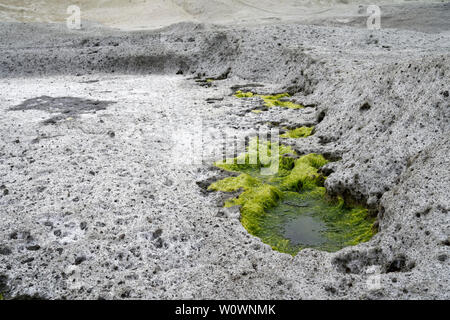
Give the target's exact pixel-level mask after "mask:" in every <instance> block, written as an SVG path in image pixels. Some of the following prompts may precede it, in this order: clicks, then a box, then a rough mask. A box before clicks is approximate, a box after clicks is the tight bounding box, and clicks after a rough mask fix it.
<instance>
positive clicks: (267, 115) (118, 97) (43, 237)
mask: <svg viewBox="0 0 450 320" xmlns="http://www.w3.org/2000/svg"><path fill="white" fill-rule="evenodd" d="M443 6H444V7H441V9H442V8H446V7H445V5H443ZM441 31H442V30H433V32H431V33H421V32H417V31H412V30H398V29H382V30H378V31H369V30H365V29H361V28H353V27H346V26H344V27H337V26H330V25H328V26H308V25H299V24H292V23H289V24H274V25H261V26H241V27H231V26H220V27H219V26H212V25H204V24H192V23H183V24H178V25H175V26H171V27H168V28H166V29H163V30H157V31H146V32H134V33H128V32H120V31H112V30H109V29H103V28H101V27H98V26H90V27H88V26H86V27H85V29H84V30H81V31H75V30H72V31H68V30H67V29H65V28H64V27H63V26H60V25H42V24H15V23H2V24H1V25H0V39H2V40H1V43H0V51H1V54H0V77H1V79H0V92H1V94H0V108H1V113H2V117H1V118H0V122H1V126H0V128H1V129H0V136H1V139H0V141H1V143H0V166H1V170H0V179H1V180H0V185H1V187H0V188H1V190H0V191H1V192H0V205H1V211H0V212H1V213H0V292H1V293H2V294H3V295H4V296H5V297H6V298H11V297H25V296H37V297H42V298H68V299H88V298H92V299H97V298H141V299H142V298H145V299H163V298H169V299H173V298H250V299H251V298H259V299H261V298H263V299H265V298H267V299H268V298H281V299H311V298H321V299H342V298H356V299H380V298H388V299H427V298H431V299H448V298H449V288H450V285H449V277H448V274H449V271H450V266H449V259H448V254H449V252H448V248H449V247H448V246H449V243H450V238H449V237H450V224H449V210H450V202H449V196H450V184H449V181H450V173H449V170H448V167H449V158H448V154H449V152H450V150H449V149H450V138H449V129H450V124H449V119H450V98H449V90H450V54H449V52H450V33H449V32H448V30H447V31H443V32H441ZM211 78H215V79H216V80H214V81H206V79H211ZM202 79H203V80H205V81H201V80H202ZM199 80H200V81H199ZM238 89H242V90H253V91H255V92H257V93H276V92H286V91H287V92H289V93H291V94H292V95H293V100H294V101H295V102H298V103H301V104H303V105H305V106H306V108H304V109H299V110H290V109H282V108H271V109H269V110H268V111H263V112H261V113H253V112H251V110H253V109H255V108H258V107H261V105H262V102H261V101H260V100H259V99H257V98H252V99H237V98H235V97H233V96H232V94H233V93H234V92H235V91H236V90H238ZM263 125H264V126H269V127H273V128H282V127H285V126H289V127H294V126H301V125H315V127H316V129H315V134H314V135H313V136H311V137H309V138H306V139H297V140H295V139H291V140H287V141H286V143H287V144H289V145H291V146H292V147H294V149H295V150H296V151H297V152H298V153H299V154H306V153H310V152H317V153H322V154H325V155H326V156H327V157H328V158H330V159H333V160H335V162H332V163H331V164H329V165H327V167H326V168H325V169H326V170H327V173H329V174H330V175H329V178H328V179H327V181H326V188H327V191H328V193H329V194H331V195H342V196H344V197H346V198H348V199H352V200H356V201H358V202H361V203H365V204H366V205H367V206H369V207H370V208H371V209H372V210H373V211H374V212H376V213H377V216H378V224H379V232H378V233H377V234H376V235H375V237H374V238H373V239H372V240H371V241H369V242H367V243H363V244H360V245H358V246H354V247H348V248H345V249H343V250H341V251H338V252H336V253H327V252H321V251H316V250H312V249H306V250H302V251H301V252H300V253H299V254H298V255H296V256H295V257H292V256H290V255H286V254H282V253H278V252H276V251H273V250H272V249H271V248H270V247H268V246H267V245H265V244H263V243H262V242H261V241H260V240H259V239H258V238H255V237H253V236H251V235H249V234H248V233H247V232H246V230H245V229H244V228H243V227H242V225H241V224H240V221H239V210H238V208H231V209H224V208H222V207H221V205H222V203H223V194H220V193H209V192H206V191H205V186H207V185H208V183H209V182H211V181H214V180H215V179H218V177H219V176H220V175H221V173H220V172H218V171H217V170H215V169H214V168H212V167H211V164H212V162H213V161H214V160H215V156H216V155H218V154H219V155H220V154H221V151H222V147H223V145H224V144H225V145H226V144H227V142H228V141H226V139H225V138H224V136H223V135H221V134H217V132H219V133H220V132H224V131H227V132H232V133H233V134H235V135H236V136H238V137H243V136H246V135H247V134H248V130H251V129H258V128H259V127H261V126H263ZM198 128H202V132H203V133H204V136H203V141H204V146H207V147H208V148H210V149H211V150H210V153H208V154H207V155H206V156H205V157H204V159H203V161H196V160H198V159H192V158H190V155H191V154H190V153H189V152H183V150H185V149H183V146H184V145H186V144H188V145H189V144H190V140H189V139H188V138H189V137H190V134H194V133H196V132H197V131H198ZM193 136H194V137H196V138H194V142H195V141H197V142H198V141H199V140H198V136H196V135H195V134H194V135H193ZM196 139H197V140H196ZM194 144H195V143H194ZM180 145H181V149H180ZM180 150H181V151H180ZM194 158H195V157H194ZM374 267H375V269H374ZM373 270H378V271H379V275H378V276H379V278H376V279H379V280H380V286H377V287H376V288H374V287H371V286H370V285H368V281H370V280H373V279H374V278H373V277H374V274H373V273H372V272H373Z"/></svg>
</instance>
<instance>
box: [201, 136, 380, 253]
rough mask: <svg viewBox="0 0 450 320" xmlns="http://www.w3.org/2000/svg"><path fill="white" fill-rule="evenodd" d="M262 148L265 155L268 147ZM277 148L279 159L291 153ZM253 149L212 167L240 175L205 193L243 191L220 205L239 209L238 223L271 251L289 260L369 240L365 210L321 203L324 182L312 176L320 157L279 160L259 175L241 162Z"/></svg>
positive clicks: (369, 226)
mask: <svg viewBox="0 0 450 320" xmlns="http://www.w3.org/2000/svg"><path fill="white" fill-rule="evenodd" d="M264 143H265V144H266V147H268V149H269V151H270V149H271V145H270V143H267V142H264ZM279 148H280V151H281V152H280V154H282V155H283V154H294V153H295V152H294V151H293V150H291V149H290V148H289V147H286V146H283V145H279ZM258 150H260V149H258V147H257V146H256V145H255V144H250V146H249V148H248V152H247V153H245V154H242V155H240V156H239V157H238V158H236V159H234V160H235V161H229V162H228V163H225V162H218V163H216V166H218V167H220V168H222V169H224V170H227V171H233V172H240V173H241V174H240V175H239V176H237V177H229V178H225V179H223V180H220V181H217V182H215V183H213V184H211V185H210V186H209V189H210V190H216V191H224V192H234V191H238V190H243V191H242V193H241V194H240V195H239V196H238V197H237V198H234V199H231V200H228V201H227V202H226V203H225V206H226V207H231V206H235V205H239V206H241V216H242V218H241V222H242V225H243V226H244V227H245V228H246V229H247V231H248V232H249V233H251V234H252V235H254V236H257V237H259V238H260V239H261V240H262V241H263V242H264V243H266V244H269V245H270V246H271V247H272V248H273V249H274V250H278V251H280V252H285V253H289V254H292V255H295V254H296V253H297V252H298V251H299V250H301V249H303V248H315V249H318V250H324V251H337V250H339V249H342V248H343V247H346V246H350V245H355V244H358V243H360V242H365V241H368V240H370V238H371V237H372V236H373V235H374V233H375V230H374V228H373V224H374V222H375V219H374V218H373V217H370V216H369V214H368V211H367V209H365V208H364V207H362V206H353V205H349V204H346V203H345V202H344V200H343V199H341V198H338V199H334V200H331V199H328V198H327V195H326V190H325V188H324V186H323V182H324V180H325V179H326V177H325V176H323V175H322V174H321V173H319V172H318V169H319V168H320V167H322V166H323V165H325V164H326V163H327V162H328V161H327V160H326V159H324V158H323V156H321V155H317V154H308V155H305V156H302V157H299V158H298V159H294V158H290V157H286V156H279V158H278V162H279V164H280V167H279V170H278V171H277V173H275V174H273V175H271V176H263V175H261V174H260V169H261V168H263V166H262V165H261V163H258V164H248V162H247V160H248V159H249V155H250V154H254V153H255V152H258ZM269 153H270V152H269ZM238 159H240V160H241V161H238ZM243 160H246V161H243Z"/></svg>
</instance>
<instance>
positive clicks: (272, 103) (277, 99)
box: [234, 90, 304, 109]
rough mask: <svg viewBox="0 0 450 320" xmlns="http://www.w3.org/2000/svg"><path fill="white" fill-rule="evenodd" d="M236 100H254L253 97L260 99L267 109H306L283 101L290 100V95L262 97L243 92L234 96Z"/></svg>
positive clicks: (238, 92)
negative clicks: (284, 99) (283, 99)
mask: <svg viewBox="0 0 450 320" xmlns="http://www.w3.org/2000/svg"><path fill="white" fill-rule="evenodd" d="M234 96H235V97H236V98H253V97H260V98H261V99H263V101H264V105H265V106H266V107H267V108H271V107H283V108H289V109H301V108H304V107H303V106H302V105H301V104H297V103H293V102H292V101H282V100H281V99H282V98H289V97H290V95H289V93H280V94H276V95H260V94H254V93H253V92H243V91H240V90H239V91H236V93H235V94H234Z"/></svg>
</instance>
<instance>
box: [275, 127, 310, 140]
mask: <svg viewBox="0 0 450 320" xmlns="http://www.w3.org/2000/svg"><path fill="white" fill-rule="evenodd" d="M313 130H314V127H299V128H295V129H291V130H288V131H287V132H286V133H284V134H282V135H280V137H281V138H293V139H298V138H307V137H309V136H310V135H312V132H313Z"/></svg>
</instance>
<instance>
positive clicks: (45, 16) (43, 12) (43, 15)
mask: <svg viewBox="0 0 450 320" xmlns="http://www.w3.org/2000/svg"><path fill="white" fill-rule="evenodd" d="M433 2H435V3H439V2H440V3H442V2H445V1H439V0H438V1H436V0H434V1H433V0H422V1H420V3H433ZM406 3H408V4H409V3H412V2H411V1H405V0H391V1H380V0H0V21H8V22H47V23H49V22H64V21H65V19H66V18H67V17H68V16H69V15H68V14H67V7H68V6H69V5H78V6H79V7H80V8H81V11H82V19H83V20H85V21H86V20H87V21H91V22H98V23H101V24H104V25H107V26H110V27H113V28H120V29H127V30H136V29H152V28H159V27H163V26H167V25H170V24H173V23H177V22H181V21H193V22H208V23H218V24H254V23H273V22H280V21H286V22H300V23H303V22H308V21H310V20H312V19H315V20H317V19H327V18H329V17H339V19H340V21H339V20H337V21H338V22H341V23H346V22H348V21H346V20H345V19H346V18H348V17H350V18H351V17H355V16H356V17H357V16H363V15H364V16H365V15H366V11H365V5H368V4H380V5H381V4H389V5H395V4H397V5H401V4H406Z"/></svg>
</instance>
